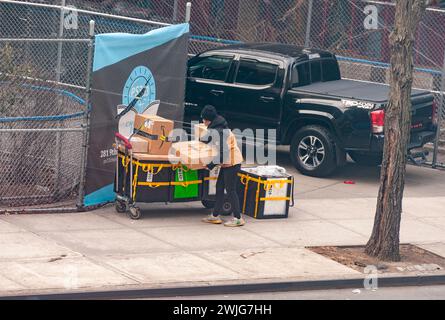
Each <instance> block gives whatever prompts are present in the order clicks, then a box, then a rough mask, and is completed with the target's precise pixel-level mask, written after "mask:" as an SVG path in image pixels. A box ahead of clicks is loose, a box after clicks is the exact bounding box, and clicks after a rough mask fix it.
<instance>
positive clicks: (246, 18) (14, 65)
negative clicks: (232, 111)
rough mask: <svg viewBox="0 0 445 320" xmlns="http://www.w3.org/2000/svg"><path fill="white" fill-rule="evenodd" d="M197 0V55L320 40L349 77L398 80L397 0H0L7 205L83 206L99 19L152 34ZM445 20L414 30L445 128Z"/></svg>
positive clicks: (423, 84) (0, 140) (0, 152)
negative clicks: (394, 64)
mask: <svg viewBox="0 0 445 320" xmlns="http://www.w3.org/2000/svg"><path fill="white" fill-rule="evenodd" d="M188 1H191V3H192V7H193V9H192V14H191V20H190V23H191V33H192V39H191V43H190V49H189V51H190V54H196V53H199V52H202V51H204V50H207V49H210V48H214V47H218V46H222V45H227V44H235V43H242V42H280V43H290V44H296V45H301V46H313V47H318V48H322V49H327V50H330V51H332V52H334V53H336V54H337V55H338V59H339V63H340V66H341V70H342V74H343V77H345V78H350V79H355V80H361V81H370V82H377V83H384V84H387V83H388V82H389V58H390V46H389V40H388V39H389V38H388V37H389V34H390V32H391V30H392V26H393V20H394V9H395V7H394V4H393V3H392V2H391V1H371V0H336V1H331V0H139V1H137V0H126V1H124V0H122V1H112V0H105V1H98V0H25V1H9V0H0V167H1V168H2V171H3V174H2V175H0V210H2V209H4V208H11V207H14V208H17V207H20V206H26V207H27V208H29V207H30V206H33V205H37V206H39V208H41V207H44V206H45V205H50V206H54V205H55V204H57V206H59V207H68V208H75V207H76V206H75V205H76V203H77V202H78V200H79V198H80V197H79V193H80V192H81V188H82V175H83V173H82V167H83V162H84V160H85V159H84V157H85V150H84V147H83V145H84V141H85V136H86V131H85V130H86V129H85V128H86V127H85V124H86V121H87V118H86V115H87V111H88V70H89V69H90V67H91V66H90V65H89V62H88V50H89V49H91V43H90V39H89V23H90V21H91V20H94V21H95V32H96V33H108V32H128V33H139V34H140V33H146V32H148V31H150V30H152V29H154V28H158V27H160V26H164V25H169V24H173V23H178V22H182V21H184V20H186V15H187V10H186V3H187V2H188ZM443 2H445V1H442V2H440V1H436V4H437V5H442V6H443ZM444 27H445V10H443V9H440V8H439V7H430V8H428V10H427V12H426V13H425V17H424V18H423V20H422V22H421V24H420V27H419V30H418V33H417V38H416V46H415V55H414V62H415V66H416V71H415V79H414V86H415V87H416V88H420V89H426V90H430V91H432V92H433V93H434V94H435V95H436V98H437V101H438V102H439V109H438V112H439V114H441V115H442V120H443V121H442V124H444V125H445V119H444V117H445V106H444V104H443V98H442V95H441V92H443V91H444V87H445V81H444V75H445V71H444V58H445V35H444V33H443V30H444ZM60 39H62V40H63V41H60ZM440 102H442V103H440ZM440 139H441V140H442V141H443V140H445V136H444V135H443V134H442V136H441V137H440ZM438 141H439V140H438ZM439 145H440V144H439V143H437V147H439ZM433 160H435V161H433ZM432 162H433V165H435V164H438V160H437V158H436V159H432Z"/></svg>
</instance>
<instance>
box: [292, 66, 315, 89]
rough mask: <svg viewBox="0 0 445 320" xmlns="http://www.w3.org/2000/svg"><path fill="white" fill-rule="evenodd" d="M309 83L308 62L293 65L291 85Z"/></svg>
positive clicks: (296, 85) (299, 85) (305, 84)
mask: <svg viewBox="0 0 445 320" xmlns="http://www.w3.org/2000/svg"><path fill="white" fill-rule="evenodd" d="M310 83H311V82H310V73H309V63H302V64H298V65H295V66H294V67H293V68H292V87H293V88H295V87H301V86H307V85H308V84H310Z"/></svg>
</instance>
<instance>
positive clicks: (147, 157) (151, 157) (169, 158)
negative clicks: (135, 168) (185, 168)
mask: <svg viewBox="0 0 445 320" xmlns="http://www.w3.org/2000/svg"><path fill="white" fill-rule="evenodd" d="M133 158H134V159H136V160H140V161H147V162H157V161H159V162H171V163H173V164H177V163H179V162H180V159H179V157H176V156H175V155H160V154H148V153H133Z"/></svg>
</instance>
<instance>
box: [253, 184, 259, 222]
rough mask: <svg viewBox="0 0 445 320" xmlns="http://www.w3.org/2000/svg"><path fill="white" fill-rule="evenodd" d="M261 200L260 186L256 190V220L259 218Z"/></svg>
mask: <svg viewBox="0 0 445 320" xmlns="http://www.w3.org/2000/svg"><path fill="white" fill-rule="evenodd" d="M259 199H260V186H259V185H258V186H257V188H256V197H255V214H254V217H255V219H256V218H257V216H258V205H259Z"/></svg>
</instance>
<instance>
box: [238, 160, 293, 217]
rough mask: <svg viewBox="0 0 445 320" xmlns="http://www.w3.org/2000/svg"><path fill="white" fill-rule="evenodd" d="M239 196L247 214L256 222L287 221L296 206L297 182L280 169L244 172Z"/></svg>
mask: <svg viewBox="0 0 445 320" xmlns="http://www.w3.org/2000/svg"><path fill="white" fill-rule="evenodd" d="M238 176H239V183H238V195H239V199H240V207H241V210H242V212H243V213H244V214H246V215H248V216H251V217H253V218H256V219H281V218H283V219H284V218H288V216H289V207H291V206H293V205H294V199H293V189H294V178H293V177H292V176H291V175H289V174H287V173H286V170H285V169H284V168H281V167H277V166H259V167H253V168H242V169H241V171H240V173H239V174H238Z"/></svg>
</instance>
